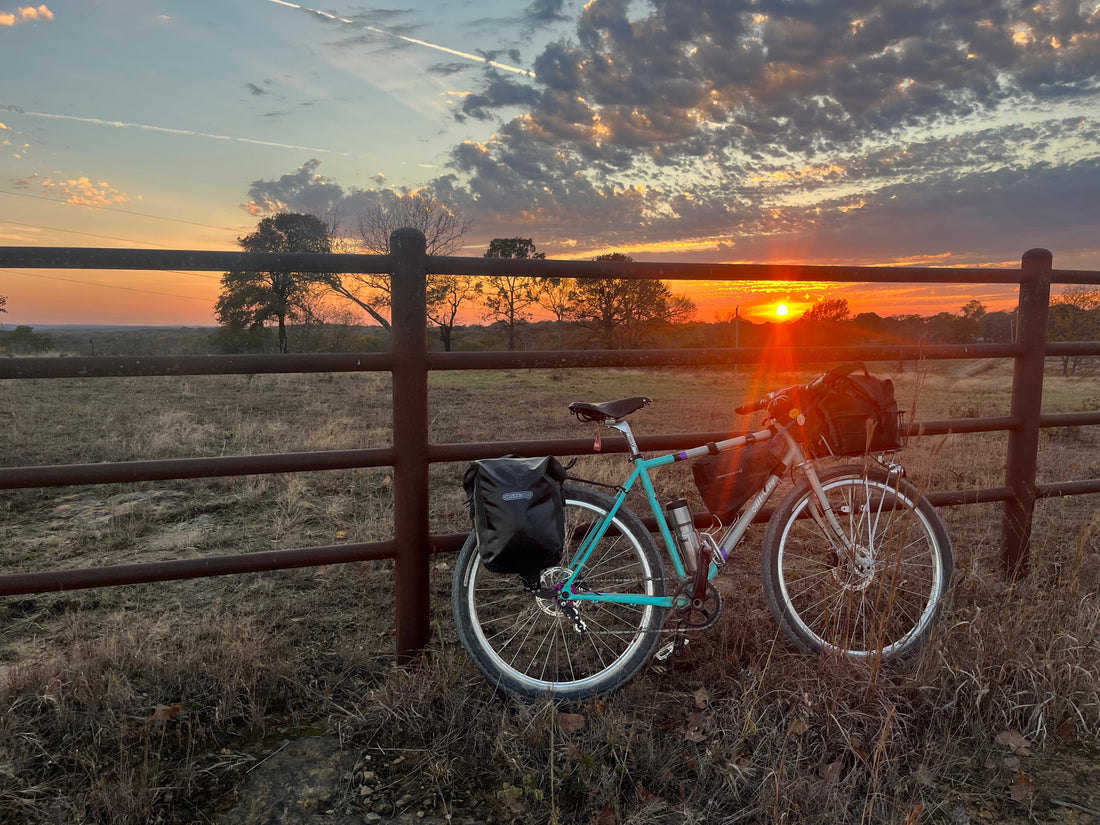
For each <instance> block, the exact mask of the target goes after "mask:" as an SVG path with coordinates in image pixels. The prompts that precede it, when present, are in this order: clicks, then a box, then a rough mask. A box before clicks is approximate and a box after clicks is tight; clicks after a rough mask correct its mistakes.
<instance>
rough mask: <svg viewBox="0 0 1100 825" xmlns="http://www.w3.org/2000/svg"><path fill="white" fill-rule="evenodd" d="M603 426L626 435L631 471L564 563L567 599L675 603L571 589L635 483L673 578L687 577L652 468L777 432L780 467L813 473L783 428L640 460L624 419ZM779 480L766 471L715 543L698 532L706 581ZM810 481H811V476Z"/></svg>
mask: <svg viewBox="0 0 1100 825" xmlns="http://www.w3.org/2000/svg"><path fill="white" fill-rule="evenodd" d="M607 426H609V427H611V428H613V429H616V430H618V431H619V432H621V433H622V434H623V435H624V436H625V437H626V441H627V444H628V446H629V447H630V461H631V463H632V464H633V465H634V469H633V471H632V472H631V473H630V476H629V477H628V478H627V479H626V481H624V482H623V483H622V484H621V485H620V486H619V487H618V492H617V493H616V495H615V496H614V504H613V505H612V507H611V509H610V510H609V511H608V513H607V515H606V516H604V517H603V519H602V520H601V521H600V523H599V524H598V525H596V527H595V529H593V530H592V531H591V532H590V533H589V535H588V536H586V537H585V539H584V541H583V542H582V543H581V546H580V547H578V548H577V552H576V553H575V554H574V556H573V558H572V560H571V561H570V563H569V568H570V570H572V571H573V572H572V574H571V575H570V576H569V578H568V579H566V580H565V581H564V582H563V583H562V584H561V586H560V588H561V589H560V597H561V598H562V599H565V600H569V601H576V602H604V603H614V604H631V605H651V606H654V607H666V608H671V607H676V606H678V605H677V603H676V601H675V598H676V597H675V596H643V595H639V594H632V593H596V592H585V591H583V590H582V591H580V592H576V591H575V590H574V589H573V586H574V583H575V581H576V580H577V577H578V575H579V574H580V572H581V570H583V569H584V565H585V564H586V563H587V561H588V557H589V555H591V553H592V548H593V547H595V545H596V544H598V543H599V541H600V540H601V539H602V538H603V537H604V535H605V534H606V533H607V531H608V529H610V527H611V522H612V521H614V519H615V516H616V515H617V514H618V512H619V510H620V509H622V506H623V503H624V502H625V501H626V497H627V495H628V494H629V493H630V491H631V490H632V489H633V488H634V485H635V484H636V483H638V481H641V483H642V490H643V491H644V492H645V495H646V499H647V500H648V502H649V509H650V511H651V512H652V513H653V515H654V517H655V518H656V520H657V527H658V531H659V532H660V534H661V540H662V541H663V542H664V544H665V549H666V550H667V551H668V556H669V558H670V559H671V560H672V566H673V569H674V570H675V573H676V577H677V578H678V579H685V578H686V577H687V575H688V573H687V568H686V567H685V565H684V560H683V558H682V557H681V556H680V550H679V544H678V543H677V541H676V540H675V539H674V538H673V537H672V531H671V530H670V529H669V526H668V520H667V519H666V518H665V513H664V508H663V507H661V506H660V504H659V503H658V501H657V492H656V490H654V488H653V480H652V479H651V478H650V474H649V471H650V470H651V469H656V468H658V467H665V466H668V465H669V464H673V463H675V462H677V461H685V460H688V459H692V458H701V457H702V456H705V455H710V454H714V453H717V452H726V451H727V450H733V449H736V448H737V447H742V446H745V445H747V444H754V443H756V442H758V441H762V440H770V439H772V438H775V437H776V435H777V434H781V435H783V436H785V438H786V441H787V450H786V453H785V455H784V457H783V459H782V465H784V466H785V467H792V466H795V467H799V468H801V469H803V470H808V474H810V475H813V470H812V469H808V468H809V467H810V464H809V462H808V461H807V460H806V457H805V455H804V453H803V451H802V448H801V446H800V445H799V444H798V442H797V441H796V440H795V439H794V438H793V437H792V436H791V435H790V434H789V433H788V432H787V429H786V428H779V427H776V428H764V429H760V430H756V431H755V432H752V433H749V434H748V435H742V436H737V437H735V438H729V439H725V440H723V441H718V442H714V443H712V444H706V445H703V446H701V447H694V448H692V449H689V450H684V451H682V452H677V453H666V454H665V455H660V456H657V457H655V458H643V457H642V454H641V452H640V451H639V450H638V445H637V442H636V441H635V440H634V434H633V433H632V432H631V430H630V425H629V424H628V423H627V422H626V421H625V420H619V421H612V422H608V423H607ZM780 480H781V477H780V476H779V475H776V474H775V473H771V474H769V475H768V477H767V479H766V481H765V482H764V486H763V487H761V489H760V491H759V492H758V493H757V494H756V495H755V496H753V498H752V499H750V500H749V502H748V503H747V504H746V505H745V509H744V511H743V512H742V513H741V515H740V516H739V517H738V518H737V520H736V521H735V522H734V523H733V524H732V525H730V527H729V529H728V530H727V531H726V533H725V534H724V535H723V537H722V540H721V541H720V542H714V541H713V540H712V539H711V537H710V536H709V535H708V534H703V536H704V537H705V540H706V542H707V544H708V545H709V546H710V548H711V551H712V558H711V561H710V567H709V569H708V570H707V579H708V581H709V580H711V579H713V578H714V577H715V576H717V575H718V571H719V570H720V569H721V567H722V565H723V564H724V563H725V561H726V559H727V558H729V555H730V553H731V552H732V551H733V549H734V548H735V547H736V546H737V544H738V542H740V541H741V539H742V537H743V536H744V535H745V532H746V531H747V530H748V527H749V525H750V524H751V523H752V521H753V519H755V518H756V515H757V514H758V513H759V512H760V510H761V509H762V508H763V507H764V505H765V504H766V503H767V501H768V499H769V498H771V496H772V494H773V493H774V492H775V489H776V487H778V486H779V482H780ZM814 480H816V478H815V479H814Z"/></svg>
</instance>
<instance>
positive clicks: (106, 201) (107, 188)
mask: <svg viewBox="0 0 1100 825" xmlns="http://www.w3.org/2000/svg"><path fill="white" fill-rule="evenodd" d="M42 191H43V192H49V193H50V194H57V195H61V196H62V197H64V198H65V200H66V202H68V203H72V204H76V205H78V206H108V205H110V204H112V203H128V202H129V201H130V196H129V195H127V194H126V193H125V192H120V191H119V190H117V189H115V187H113V186H111V185H110V184H109V183H107V181H100V182H99V183H92V182H91V181H90V180H89V179H88V178H86V177H80V178H75V179H70V180H65V181H54V180H52V179H51V178H46V179H44V180H43V181H42Z"/></svg>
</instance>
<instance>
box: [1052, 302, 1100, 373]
mask: <svg viewBox="0 0 1100 825" xmlns="http://www.w3.org/2000/svg"><path fill="white" fill-rule="evenodd" d="M1097 338H1100V289H1096V288H1095V287H1088V286H1085V285H1083V284H1082V285H1078V286H1068V287H1066V288H1065V289H1064V290H1063V291H1062V294H1061V295H1057V296H1055V297H1054V298H1052V299H1051V302H1050V314H1049V316H1048V319H1047V339H1048V340H1050V341H1095V340H1096V339H1097ZM1083 357H1084V356H1080V355H1077V356H1069V355H1063V356H1062V375H1064V376H1069V375H1074V374H1076V372H1077V368H1078V367H1079V366H1080V365H1081V359H1082V358H1083Z"/></svg>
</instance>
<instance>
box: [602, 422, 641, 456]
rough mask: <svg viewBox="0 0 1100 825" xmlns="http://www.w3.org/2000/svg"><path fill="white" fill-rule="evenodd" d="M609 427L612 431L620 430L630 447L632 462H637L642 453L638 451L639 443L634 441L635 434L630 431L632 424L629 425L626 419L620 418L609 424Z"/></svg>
mask: <svg viewBox="0 0 1100 825" xmlns="http://www.w3.org/2000/svg"><path fill="white" fill-rule="evenodd" d="M607 426H609V427H611V428H612V429H615V430H618V431H619V432H621V433H622V434H623V436H624V437H625V438H626V443H627V446H628V447H630V460H631V461H635V460H637V459H639V458H641V457H642V453H641V451H640V450H639V449H638V442H637V441H635V440H634V433H633V432H632V431H631V429H630V424H629V423H627V420H626V419H625V418H619V419H616V420H614V421H609V422H607Z"/></svg>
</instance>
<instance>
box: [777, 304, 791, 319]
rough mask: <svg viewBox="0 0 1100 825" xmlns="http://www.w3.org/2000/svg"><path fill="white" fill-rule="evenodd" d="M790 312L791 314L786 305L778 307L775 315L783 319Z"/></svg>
mask: <svg viewBox="0 0 1100 825" xmlns="http://www.w3.org/2000/svg"><path fill="white" fill-rule="evenodd" d="M788 312H790V310H789V309H787V305H786V304H780V305H779V306H777V307H776V308H775V314H776V315H778V316H780V317H782V316H784V315H786V314H787V313H788Z"/></svg>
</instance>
